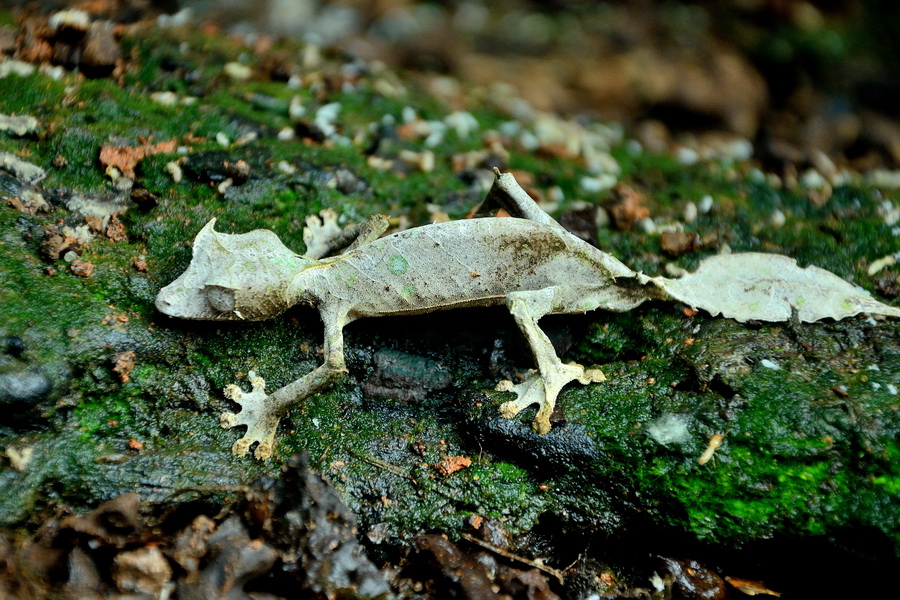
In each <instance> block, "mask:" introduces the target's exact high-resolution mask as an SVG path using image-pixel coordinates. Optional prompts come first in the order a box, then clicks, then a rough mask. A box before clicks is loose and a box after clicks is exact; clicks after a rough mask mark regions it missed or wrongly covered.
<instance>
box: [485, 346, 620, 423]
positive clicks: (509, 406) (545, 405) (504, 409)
mask: <svg viewBox="0 0 900 600" xmlns="http://www.w3.org/2000/svg"><path fill="white" fill-rule="evenodd" d="M605 380H606V376H605V375H604V374H603V371H601V370H600V369H587V370H585V369H584V367H582V366H581V365H578V364H575V363H571V364H568V365H565V364H562V363H559V365H558V366H557V368H555V369H553V371H552V372H551V373H549V374H547V375H546V376H541V374H540V373H539V372H538V371H535V370H532V371H530V372H529V373H528V375H527V376H526V377H525V380H524V381H522V383H519V384H513V383H512V382H511V381H509V380H505V381H501V382H500V383H498V384H497V387H496V388H495V389H496V390H497V391H501V392H515V394H516V399H515V400H510V401H509V402H504V403H503V404H501V405H500V416H501V417H503V418H504V419H511V418H513V417H515V416H516V415H517V414H519V413H520V412H522V410H523V409H525V408H527V407H529V406H531V405H532V404H537V405H538V413H537V415H536V416H535V417H534V421H532V422H531V428H532V429H533V430H534V432H535V433H537V434H538V435H544V434H545V433H548V432H549V431H550V415H551V414H552V413H553V407H554V406H556V397H557V396H558V395H559V392H560V390H562V388H563V386H565V385H566V384H567V383H569V382H570V381H578V382H579V383H581V384H588V383H599V382H601V381H605Z"/></svg>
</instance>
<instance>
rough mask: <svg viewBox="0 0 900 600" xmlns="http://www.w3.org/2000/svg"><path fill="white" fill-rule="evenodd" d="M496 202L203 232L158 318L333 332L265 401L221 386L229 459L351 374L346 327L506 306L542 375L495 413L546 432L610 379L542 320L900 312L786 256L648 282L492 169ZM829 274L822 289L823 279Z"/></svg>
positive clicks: (724, 262) (731, 262)
mask: <svg viewBox="0 0 900 600" xmlns="http://www.w3.org/2000/svg"><path fill="white" fill-rule="evenodd" d="M498 206H499V207H503V208H505V209H506V210H507V211H508V212H509V213H510V214H511V215H512V218H497V217H484V218H474V219H467V220H461V221H452V222H446V223H435V224H431V225H426V226H422V227H416V228H413V229H408V230H405V231H400V232H397V233H394V234H391V235H388V236H385V237H380V236H381V235H382V234H383V233H384V232H385V230H386V229H387V226H388V221H387V218H386V217H383V216H380V215H379V216H376V217H373V218H371V219H370V220H369V221H367V222H366V223H363V224H361V225H357V226H355V227H351V228H348V229H345V230H341V229H340V228H339V227H338V226H337V225H336V221H335V215H334V213H333V212H324V213H323V217H324V220H322V219H320V218H319V217H315V216H313V217H308V218H307V228H306V229H305V230H304V241H305V242H306V244H307V251H306V253H305V254H303V255H298V254H295V253H294V252H292V251H291V250H290V249H288V248H287V247H285V246H284V245H283V244H282V243H281V241H280V240H279V239H278V237H277V236H276V235H275V234H274V233H273V232H271V231H268V230H262V229H259V230H255V231H251V232H250V233H245V234H224V233H219V232H217V231H215V229H214V225H215V219H213V220H211V221H210V222H209V223H207V224H206V226H205V227H203V229H202V230H201V231H200V232H199V233H198V234H197V237H196V239H195V240H194V246H193V258H192V260H191V263H190V266H189V267H188V268H187V270H186V271H185V272H184V273H183V274H182V275H181V276H180V277H178V279H176V280H175V281H173V282H172V283H171V284H169V285H167V286H166V287H164V288H163V289H162V290H160V292H159V295H158V296H157V299H156V306H157V308H158V309H159V310H160V311H161V312H163V313H165V314H166V315H169V316H172V317H178V318H182V319H210V320H254V321H255V320H263V319H268V318H271V317H274V316H275V315H277V314H279V313H281V312H283V311H285V310H287V309H288V308H290V307H292V306H294V305H296V304H304V303H306V304H312V305H315V306H316V307H317V308H318V310H319V313H320V315H321V318H322V322H323V324H324V328H325V337H324V354H325V359H324V362H323V364H322V365H321V366H319V367H317V368H316V369H314V370H313V371H312V372H310V373H308V374H306V375H304V376H302V377H300V378H299V379H297V380H296V381H294V382H292V383H290V384H288V385H286V386H284V387H282V388H280V389H278V390H276V391H274V392H272V393H271V394H267V393H266V392H265V382H264V381H263V379H262V378H261V377H259V376H257V375H256V374H254V373H252V372H251V373H250V383H251V386H252V391H250V392H245V391H243V390H242V389H240V388H239V387H238V386H236V385H231V386H228V388H226V390H225V395H226V396H228V397H229V398H231V399H232V400H234V401H235V402H237V403H238V404H239V405H240V406H241V410H240V412H239V413H237V414H234V413H230V412H226V413H224V414H223V415H222V417H221V424H222V426H223V427H226V428H228V427H236V426H238V425H246V426H247V432H246V433H245V435H244V436H243V437H242V438H241V439H240V440H238V441H237V442H236V443H235V444H234V446H233V447H232V450H233V452H234V454H235V455H238V456H243V455H245V454H246V453H247V452H248V450H249V449H250V448H251V446H252V445H253V444H257V443H258V446H257V447H256V449H255V451H254V455H255V456H256V457H257V458H259V459H266V458H269V457H270V456H271V455H272V451H273V446H274V441H275V434H276V429H277V426H278V422H279V419H280V418H281V415H282V414H283V413H284V411H285V410H286V409H287V407H289V406H291V405H292V404H294V403H296V402H299V401H300V400H302V399H304V398H306V397H307V396H309V395H310V394H315V393H317V392H319V391H322V390H323V389H325V388H326V387H327V386H329V385H331V384H332V383H333V382H335V381H336V380H337V379H338V378H340V377H341V376H342V375H343V374H344V373H345V372H346V371H347V369H346V366H345V362H344V341H343V329H344V326H345V325H347V324H348V323H350V322H351V321H354V320H356V319H360V318H363V317H377V316H384V315H403V314H417V313H424V312H431V311H436V310H445V309H451V308H458V307H466V306H489V305H503V304H505V305H506V307H507V308H508V310H509V312H510V313H511V314H512V316H513V318H514V319H515V322H516V324H517V325H518V327H519V329H520V330H521V331H522V333H523V334H524V336H525V338H526V340H527V342H528V345H529V347H530V348H531V353H532V355H533V357H534V361H535V363H536V366H537V370H536V371H532V372H530V373H529V374H528V375H527V376H526V377H525V378H524V380H523V381H522V382H521V383H518V384H515V385H514V384H512V382H509V381H506V382H501V383H500V384H499V385H498V388H497V389H501V390H506V391H512V392H514V393H515V395H516V398H515V399H514V400H511V401H509V402H505V403H504V404H502V405H501V406H500V408H499V410H500V414H501V416H503V417H507V418H511V417H513V416H515V415H516V414H518V413H519V412H520V411H522V410H523V409H524V408H526V407H528V406H530V405H533V404H537V405H538V411H537V415H536V416H535V418H534V420H533V422H532V428H533V429H534V431H535V432H537V433H539V434H544V433H547V432H548V431H549V430H550V414H551V413H552V411H553V408H554V405H555V402H556V398H557V396H558V394H559V392H560V390H561V389H562V388H563V386H565V385H566V384H568V383H570V382H573V381H577V382H579V383H582V384H587V383H590V382H600V381H603V380H604V379H605V377H604V375H603V373H602V371H600V370H599V369H585V368H583V367H582V366H581V365H577V364H574V363H571V364H564V363H563V362H562V361H561V360H560V359H559V357H558V356H557V355H556V352H555V351H554V349H553V346H552V344H551V343H550V340H549V339H548V338H547V336H546V334H545V333H544V332H543V331H542V330H541V328H540V327H539V325H538V320H539V319H540V318H541V317H543V316H544V315H547V314H559V313H584V312H586V311H590V310H596V309H602V310H609V311H616V312H622V311H627V310H630V309H632V308H634V307H636V306H638V305H639V304H641V303H642V302H644V301H645V300H648V299H666V300H679V301H682V302H685V303H686V304H689V305H691V306H694V307H695V308H697V307H699V308H704V309H706V310H708V311H709V312H710V313H712V314H713V315H715V314H719V313H721V314H723V315H724V316H727V317H732V318H736V319H738V320H741V321H744V320H748V319H759V320H769V321H774V320H787V319H788V318H791V315H792V311H793V314H794V315H795V316H799V318H800V319H801V320H806V321H813V320H817V319H820V318H824V317H832V318H836V319H837V318H843V317H845V316H849V315H853V314H857V313H859V312H871V313H880V314H890V315H894V316H900V310H898V309H896V308H893V307H891V306H887V305H885V304H882V303H880V302H877V301H876V300H874V299H872V298H871V297H869V296H868V295H866V294H865V293H863V292H860V291H859V290H857V289H856V288H854V286H852V285H851V284H849V283H847V282H845V281H843V280H841V279H839V278H837V277H836V276H835V275H832V274H831V273H829V272H827V271H823V270H821V269H816V268H815V267H809V268H807V269H800V268H799V267H797V266H796V264H795V263H794V261H793V260H791V259H788V258H786V257H783V256H779V255H769V254H757V253H744V254H732V255H720V256H718V257H712V258H709V259H707V260H706V261H704V262H703V263H702V264H701V265H700V268H699V269H698V271H697V272H696V273H695V274H693V275H689V276H687V277H684V278H682V279H677V280H672V279H666V278H663V277H653V278H650V277H647V276H644V275H643V274H641V273H636V272H635V271H632V270H631V269H629V268H628V267H627V266H625V265H624V264H623V263H621V262H620V261H619V260H618V259H616V258H615V257H613V256H611V255H609V254H607V253H605V252H602V251H601V250H598V249H597V248H595V247H593V246H591V245H590V244H588V243H586V242H584V241H582V240H581V239H579V238H577V237H575V236H574V235H572V234H570V233H568V232H567V231H566V230H565V229H564V228H563V227H562V226H561V225H560V224H559V223H557V222H556V221H555V220H553V219H552V218H551V217H550V216H549V215H548V214H547V213H545V212H544V211H543V210H542V209H541V208H540V207H539V206H538V205H537V204H536V203H535V202H534V201H533V200H532V199H531V197H529V196H528V194H527V193H526V192H525V191H524V190H523V189H522V188H521V187H520V186H519V185H518V183H517V182H516V180H515V179H514V178H513V176H512V175H511V174H509V173H506V174H501V173H500V172H499V171H496V181H495V182H494V186H493V188H492V189H491V191H490V193H489V194H488V196H487V198H486V199H485V202H484V204H483V205H482V210H488V209H490V208H492V207H494V208H496V207H498ZM339 251H340V254H336V255H334V256H328V255H329V254H330V253H334V252H339ZM773 273H774V274H773ZM785 274H787V276H786V275H785ZM823 277H824V278H825V279H826V280H827V281H826V284H827V285H823V284H822V283H821V280H822V278H823ZM792 278H793V281H787V283H786V280H791V279H792ZM828 278H830V279H828ZM811 294H812V295H816V296H821V298H819V300H820V301H819V302H816V303H810V302H806V301H805V300H804V298H805V296H809V295H811Z"/></svg>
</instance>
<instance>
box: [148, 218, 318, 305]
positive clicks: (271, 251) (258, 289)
mask: <svg viewBox="0 0 900 600" xmlns="http://www.w3.org/2000/svg"><path fill="white" fill-rule="evenodd" d="M215 223H216V220H215V219H213V220H211V221H210V222H209V223H207V224H206V226H205V227H204V228H203V229H201V230H200V233H198V234H197V237H196V238H195V239H194V255H193V258H192V259H191V264H190V265H189V266H188V268H187V270H185V272H184V273H182V274H181V276H180V277H179V278H178V279H176V280H175V281H173V282H172V283H170V284H169V285H167V286H166V287H164V288H163V289H161V290H160V291H159V294H158V295H157V297H156V308H158V309H159V311H160V312H162V313H164V314H166V315H169V316H171V317H178V318H180V319H208V320H242V319H243V320H248V321H259V320H262V319H268V318H269V317H273V316H275V315H277V314H278V313H280V312H282V311H284V310H286V309H288V308H290V307H291V305H293V304H294V302H295V299H292V298H291V296H290V294H288V284H289V283H290V281H291V280H292V279H293V278H294V276H295V275H296V274H297V273H298V272H299V271H301V270H303V269H304V268H305V267H306V266H308V265H309V264H310V262H311V261H309V260H307V259H305V258H303V257H300V256H298V255H296V254H294V253H293V252H291V251H290V250H289V249H288V248H287V247H286V246H285V245H284V244H282V243H281V240H279V239H278V236H276V235H275V234H274V233H272V232H271V231H268V230H266V229H257V230H255V231H251V232H250V233H242V234H228V233H219V232H217V231H216V230H215Z"/></svg>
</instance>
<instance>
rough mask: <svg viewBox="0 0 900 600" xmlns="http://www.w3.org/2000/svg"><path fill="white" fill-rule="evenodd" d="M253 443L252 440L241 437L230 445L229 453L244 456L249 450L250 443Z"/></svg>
mask: <svg viewBox="0 0 900 600" xmlns="http://www.w3.org/2000/svg"><path fill="white" fill-rule="evenodd" d="M252 443H253V441H252V440H249V439H247V438H245V437H242V438H241V439H239V440H238V441H236V442H235V443H234V445H233V446H232V447H231V453H232V454H234V455H235V456H245V455H246V454H247V452H248V451H249V450H250V445H251V444H252Z"/></svg>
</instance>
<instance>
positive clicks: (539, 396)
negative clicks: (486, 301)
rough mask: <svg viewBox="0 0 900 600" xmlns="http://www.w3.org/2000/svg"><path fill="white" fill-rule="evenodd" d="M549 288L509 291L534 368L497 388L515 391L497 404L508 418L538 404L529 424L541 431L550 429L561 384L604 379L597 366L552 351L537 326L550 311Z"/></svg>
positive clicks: (510, 302) (551, 293)
mask: <svg viewBox="0 0 900 600" xmlns="http://www.w3.org/2000/svg"><path fill="white" fill-rule="evenodd" d="M553 292H554V290H553V288H548V289H546V290H539V291H536V292H513V293H512V294H509V296H507V301H506V304H507V308H509V311H510V313H512V315H513V318H515V320H516V324H517V325H518V326H519V329H520V330H521V331H522V333H523V334H524V335H525V338H526V339H527V340H528V345H529V347H530V348H531V354H532V356H534V362H535V363H536V364H537V367H538V370H537V371H536V372H534V371H533V372H531V373H530V374H529V375H528V376H526V378H525V380H524V381H523V382H522V383H519V384H517V385H512V383H510V382H501V383H500V385H499V386H498V389H501V390H505V391H512V392H515V393H516V399H515V400H511V401H509V402H505V403H503V404H502V405H501V406H500V415H501V416H502V417H505V418H512V417H514V416H516V415H517V414H518V413H519V412H521V411H522V410H523V409H524V408H526V407H528V406H530V405H532V404H537V405H538V413H537V416H535V418H534V421H533V422H532V424H531V427H532V429H534V431H535V432H536V433H539V434H541V435H543V434H545V433H547V432H549V431H550V415H551V413H552V412H553V407H554V406H555V405H556V397H557V396H558V395H559V392H560V391H561V390H562V388H563V387H564V386H565V385H566V384H567V383H570V382H572V381H577V382H579V383H582V384H588V383H592V382H600V381H604V380H605V379H606V377H605V376H604V375H603V372H602V371H600V370H599V369H587V370H586V369H585V368H584V367H582V366H581V365H578V364H575V363H571V364H564V363H563V362H562V361H561V360H559V357H558V356H557V355H556V351H555V350H554V349H553V344H551V343H550V339H549V338H548V337H547V334H545V333H544V332H543V330H541V328H540V326H538V320H539V319H540V318H541V317H542V316H544V315H546V314H547V313H549V312H553V311H552V306H553V305H552V300H553V296H554V293H553Z"/></svg>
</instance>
